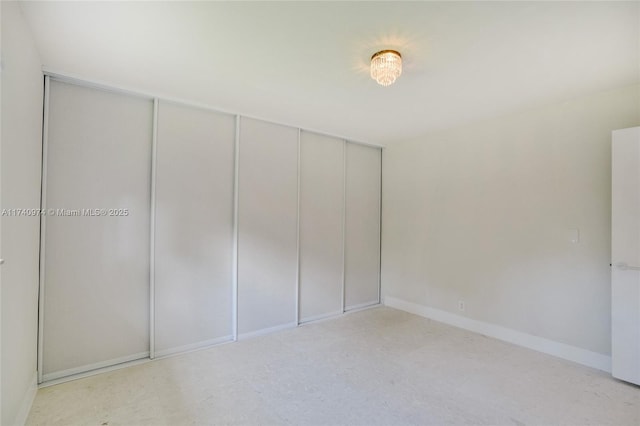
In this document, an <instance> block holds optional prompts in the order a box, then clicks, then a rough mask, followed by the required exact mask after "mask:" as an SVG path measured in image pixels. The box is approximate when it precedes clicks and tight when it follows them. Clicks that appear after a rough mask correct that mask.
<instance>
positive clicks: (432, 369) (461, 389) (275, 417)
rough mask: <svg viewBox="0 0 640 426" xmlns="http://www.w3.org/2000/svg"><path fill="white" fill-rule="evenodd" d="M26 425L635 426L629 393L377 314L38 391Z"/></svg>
mask: <svg viewBox="0 0 640 426" xmlns="http://www.w3.org/2000/svg"><path fill="white" fill-rule="evenodd" d="M27 424H28V425H104V426H107V425H110V426H116V425H195V424H212V425H217V424H246V425H281V424H283V425H409V424H415V425H430V424H433V425H462V424H465V425H469V424H483V425H634V426H638V425H640V388H639V387H637V386H633V385H629V384H626V383H623V382H620V381H617V380H614V379H612V378H611V377H610V376H609V375H608V374H607V373H604V372H601V371H598V370H594V369H591V368H587V367H583V366H581V365H577V364H573V363H571V362H568V361H564V360H561V359H557V358H554V357H551V356H548V355H544V354H541V353H538V352H534V351H531V350H528V349H524V348H521V347H517V346H514V345H511V344H508V343H504V342H501V341H498V340H494V339H491V338H487V337H484V336H481V335H478V334H474V333H471V332H467V331H464V330H460V329H457V328H454V327H450V326H447V325H444V324H441V323H437V322H434V321H430V320H427V319H424V318H421V317H418V316H415V315H411V314H408V313H405V312H402V311H398V310H394V309H390V308H384V307H380V308H375V309H370V310H366V311H361V312H357V313H353V314H349V315H345V316H341V317H339V318H336V319H333V320H328V321H324V322H318V323H314V324H309V325H305V326H303V327H299V328H296V329H293V330H289V331H284V332H280V333H275V334H271V335H268V336H263V337H257V338H254V339H250V340H245V341H241V342H237V343H231V344H226V345H221V346H217V347H214V348H211V349H208V350H203V351H198V352H192V353H189V354H183V355H179V356H175V357H171V358H165V359H161V360H156V361H153V362H148V363H145V364H141V365H137V366H133V367H129V368H125V369H121V370H117V371H112V372H109V373H104V374H100V375H96V376H93V377H88V378H84V379H80V380H76V381H73V382H68V383H64V384H61V385H56V386H51V387H47V388H43V389H40V390H39V391H38V395H37V397H36V400H35V402H34V405H33V408H32V410H31V413H30V415H29V418H28V421H27Z"/></svg>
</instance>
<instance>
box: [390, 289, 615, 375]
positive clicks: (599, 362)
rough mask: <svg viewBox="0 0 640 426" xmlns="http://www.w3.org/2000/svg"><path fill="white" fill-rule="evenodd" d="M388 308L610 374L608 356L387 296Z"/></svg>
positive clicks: (609, 358) (609, 359)
mask: <svg viewBox="0 0 640 426" xmlns="http://www.w3.org/2000/svg"><path fill="white" fill-rule="evenodd" d="M385 305H386V306H389V307H391V308H395V309H400V310H402V311H406V312H409V313H412V314H416V315H419V316H421V317H425V318H429V319H432V320H434V321H438V322H442V323H444V324H448V325H452V326H454V327H458V328H462V329H465V330H469V331H473V332H475V333H478V334H482V335H485V336H488V337H493V338H494V339H498V340H502V341H505V342H509V343H513V344H514V345H518V346H522V347H525V348H528V349H533V350H534V351H538V352H542V353H545V354H548V355H553V356H555V357H558V358H562V359H566V360H569V361H573V362H576V363H578V364H582V365H586V366H587V367H592V368H597V369H598V370H602V371H606V372H611V357H610V356H608V355H604V354H599V353H597V352H592V351H589V350H586V349H582V348H578V347H575V346H571V345H567V344H565V343H560V342H556V341H553V340H549V339H545V338H543V337H539V336H534V335H532V334H527V333H523V332H521V331H517V330H513V329H510V328H506V327H502V326H499V325H495V324H491V323H488V322H483V321H478V320H474V319H471V318H467V317H463V316H460V315H456V314H452V313H450V312H446V311H442V310H440V309H435V308H431V307H428V306H423V305H419V304H417V303H413V302H407V301H405V300H401V299H396V298H395V297H389V296H386V297H385Z"/></svg>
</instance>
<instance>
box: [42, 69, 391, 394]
mask: <svg viewBox="0 0 640 426" xmlns="http://www.w3.org/2000/svg"><path fill="white" fill-rule="evenodd" d="M43 76H44V99H43V109H44V117H43V137H42V150H43V157H42V185H41V205H40V207H41V211H45V210H46V209H47V154H48V148H49V147H48V132H49V104H50V84H51V81H59V82H63V83H68V84H73V85H76V86H81V87H85V88H93V89H100V90H105V91H108V92H112V93H118V94H122V95H127V96H132V97H136V98H142V99H147V100H149V101H152V102H153V121H152V122H153V129H152V145H151V158H150V159H149V161H150V164H151V184H150V189H149V190H150V233H149V247H150V251H149V265H150V271H149V356H148V357H147V358H142V359H138V360H134V361H129V362H125V363H121V364H117V365H110V366H105V367H101V368H97V369H94V370H90V371H86V372H81V373H77V374H73V375H71V376H66V377H61V378H59V379H53V380H48V381H46V382H43V342H44V327H43V325H44V296H45V292H46V285H45V277H44V270H45V269H44V267H45V260H46V252H45V245H46V238H45V235H46V226H47V223H46V217H45V215H41V216H40V235H41V238H40V278H39V301H38V312H39V318H38V383H39V384H40V385H41V386H49V385H53V384H57V383H62V382H66V381H69V380H75V379H77V378H81V377H86V376H91V375H94V374H98V373H102V372H106V371H111V370H116V369H119V368H123V367H127V366H130V365H136V364H140V363H144V362H148V361H149V360H152V359H155V358H156V354H155V212H156V210H155V207H156V205H155V203H156V200H155V185H156V150H157V127H158V106H159V101H168V102H175V103H179V104H182V105H185V106H190V107H194V108H201V109H206V110H210V111H213V112H217V113H221V114H230V115H233V116H235V125H236V132H235V141H234V160H233V161H234V165H233V170H234V176H233V248H232V256H231V257H232V265H231V277H232V282H231V286H232V307H231V312H232V320H231V323H232V338H233V341H237V340H238V263H239V259H238V254H239V216H238V212H239V169H240V147H241V138H240V136H241V135H240V122H241V119H242V118H248V119H255V120H260V121H265V122H268V123H272V124H276V125H281V126H286V127H293V128H295V129H297V131H298V176H297V179H298V194H297V223H296V236H297V237H296V246H297V247H296V258H297V265H296V295H295V300H296V312H297V315H296V316H297V318H296V323H297V324H300V320H301V318H300V134H301V131H307V132H311V133H317V134H319V135H325V136H329V137H334V138H337V139H341V140H342V141H343V143H344V193H343V196H344V198H345V199H344V208H343V210H344V216H343V221H344V226H343V236H342V247H343V272H342V313H345V312H347V307H346V306H345V302H346V300H345V268H346V263H345V257H346V249H345V247H346V246H345V245H346V209H347V206H346V197H347V194H346V192H347V191H346V189H347V188H346V186H347V179H346V176H347V175H346V173H347V146H348V145H349V144H353V145H362V146H366V147H369V148H374V149H378V150H380V159H381V164H380V179H381V182H380V198H379V201H380V203H379V204H380V213H379V228H378V229H379V240H380V245H381V244H382V178H383V169H382V161H383V157H384V155H383V154H384V147H383V146H381V145H376V144H371V143H366V142H360V141H355V140H348V139H345V138H343V137H340V136H336V135H332V134H328V133H326V132H322V131H317V130H314V129H302V128H300V127H299V126H292V125H291V124H287V123H279V122H274V121H271V120H268V119H264V118H261V117H254V116H248V115H242V114H238V113H236V112H232V111H228V110H224V109H221V108H214V107H211V106H209V105H204V104H199V103H195V102H189V101H185V100H183V99H176V98H169V97H158V96H157V95H155V94H152V93H148V92H144V91H139V90H135V89H131V88H127V87H122V86H117V85H112V84H109V83H104V82H98V81H92V80H89V79H85V78H80V77H76V76H72V75H67V74H63V73H58V72H55V71H52V70H49V69H47V68H44V69H43ZM378 264H379V266H380V268H381V247H380V248H379V250H378ZM381 302H382V301H381V271H380V270H379V271H378V301H377V303H372V304H368V305H367V306H362V307H360V306H358V307H352V308H351V309H348V311H349V312H352V311H355V310H360V309H367V308H369V307H372V306H376V305H379V304H380V303H381ZM338 315H340V314H338ZM310 322H312V321H310Z"/></svg>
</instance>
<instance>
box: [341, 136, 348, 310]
mask: <svg viewBox="0 0 640 426" xmlns="http://www.w3.org/2000/svg"><path fill="white" fill-rule="evenodd" d="M347 143H348V142H347V141H346V140H345V141H344V142H343V144H342V182H343V185H342V313H345V312H346V298H347V297H346V292H347V286H346V285H347V282H346V278H347Z"/></svg>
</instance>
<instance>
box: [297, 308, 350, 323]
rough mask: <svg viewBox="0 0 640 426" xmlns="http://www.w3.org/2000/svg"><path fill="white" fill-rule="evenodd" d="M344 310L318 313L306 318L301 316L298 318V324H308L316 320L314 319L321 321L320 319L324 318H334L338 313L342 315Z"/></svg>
mask: <svg viewBox="0 0 640 426" xmlns="http://www.w3.org/2000/svg"><path fill="white" fill-rule="evenodd" d="M343 313H344V312H342V311H333V312H328V313H326V314H320V315H314V316H311V317H306V318H301V319H300V325H304V324H309V323H312V322H316V321H322V320H326V319H329V318H336V317H339V316H340V315H342V314H343Z"/></svg>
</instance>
